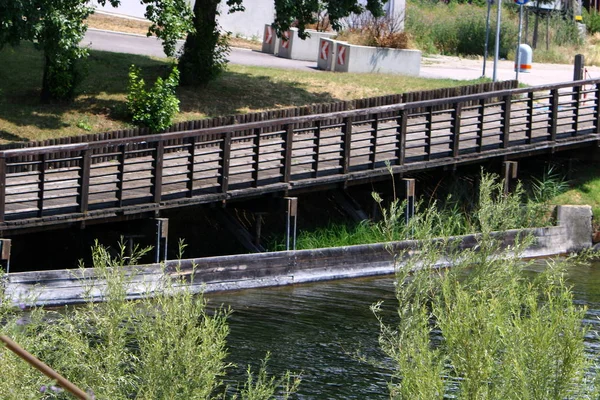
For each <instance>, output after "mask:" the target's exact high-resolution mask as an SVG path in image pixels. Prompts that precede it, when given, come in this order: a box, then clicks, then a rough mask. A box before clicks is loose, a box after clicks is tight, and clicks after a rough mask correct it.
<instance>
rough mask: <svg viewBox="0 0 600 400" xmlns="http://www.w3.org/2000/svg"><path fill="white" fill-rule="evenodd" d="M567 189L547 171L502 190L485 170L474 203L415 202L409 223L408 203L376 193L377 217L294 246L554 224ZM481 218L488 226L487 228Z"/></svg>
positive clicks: (311, 235) (307, 235) (313, 234)
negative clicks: (554, 209) (558, 200)
mask: <svg viewBox="0 0 600 400" xmlns="http://www.w3.org/2000/svg"><path fill="white" fill-rule="evenodd" d="M566 188H567V185H566V182H565V181H564V179H562V178H561V177H560V176H558V175H557V174H555V173H553V171H552V170H549V171H548V172H547V173H546V174H544V175H543V176H542V177H541V178H539V179H535V180H534V181H533V182H532V184H531V185H530V188H529V189H528V190H526V189H525V188H524V186H523V185H522V184H521V183H519V184H518V185H517V186H516V188H514V190H512V191H511V192H510V193H509V194H504V183H503V181H502V180H500V179H499V177H498V176H497V175H495V174H489V173H484V172H482V174H481V178H480V180H479V195H478V198H477V199H475V200H474V202H473V203H472V204H468V203H465V202H464V201H463V199H462V198H460V197H459V194H458V193H457V194H456V195H455V196H452V195H449V196H448V197H447V198H445V199H444V200H443V201H436V200H430V202H429V203H427V202H425V201H423V200H422V199H421V200H419V201H418V202H417V204H416V206H415V215H414V217H412V218H411V219H409V220H408V222H406V217H405V215H406V214H405V213H406V208H407V204H406V202H405V201H404V202H400V201H399V200H398V199H397V198H394V199H393V200H392V201H391V202H385V201H384V199H383V198H382V197H381V196H380V195H379V194H377V193H374V194H373V196H374V199H375V201H376V202H377V203H378V205H379V209H380V214H381V217H380V219H379V220H377V221H371V220H365V221H362V222H361V223H359V224H357V225H354V226H349V225H344V224H335V225H329V226H326V227H324V228H319V229H316V230H313V231H300V232H299V233H298V237H297V244H296V246H297V248H298V249H314V248H324V247H338V246H351V245H359V244H368V243H381V242H391V241H398V240H405V239H430V238H435V237H449V236H457V235H466V234H470V233H478V232H483V231H485V230H493V231H503V230H507V229H518V228H531V227H540V226H547V225H549V224H551V223H552V213H551V212H550V210H551V203H550V200H551V199H553V198H554V197H555V196H557V195H558V194H560V193H562V192H563V191H564V190H566ZM469 197H471V196H469ZM483 214H485V216H484V217H482V215H483ZM482 221H484V222H485V223H486V224H487V225H486V226H483V225H482ZM269 248H272V249H285V245H284V244H283V243H280V242H277V241H276V242H274V243H272V244H271V245H270V246H269Z"/></svg>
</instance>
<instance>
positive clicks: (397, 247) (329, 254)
mask: <svg viewBox="0 0 600 400" xmlns="http://www.w3.org/2000/svg"><path fill="white" fill-rule="evenodd" d="M558 220H559V225H558V226H556V227H548V228H537V229H528V230H523V231H521V230H513V231H507V232H500V233H497V234H496V237H498V238H500V239H502V241H503V243H504V245H505V246H511V245H513V244H514V243H515V239H516V238H517V237H518V236H519V235H521V236H522V235H523V234H526V233H527V234H532V235H533V236H534V237H535V238H536V241H535V243H534V244H533V245H531V246H530V247H529V248H528V249H527V250H526V251H525V253H524V254H523V255H524V256H525V257H547V256H552V255H558V254H564V253H569V252H573V251H578V250H581V249H584V248H588V247H590V246H591V245H592V241H591V238H592V225H591V220H592V211H591V208H590V207H588V206H563V207H559V209H558ZM452 240H454V241H455V243H456V242H458V243H459V245H460V246H461V247H462V248H465V249H466V248H472V247H473V246H476V245H477V236H476V235H468V236H460V237H455V238H452ZM417 247H418V242H416V241H411V240H408V241H402V242H394V243H390V244H383V243H380V244H371V245H360V246H348V247H335V248H326V249H315V250H302V251H282V252H272V253H260V254H241V255H234V256H224V257H210V258H200V259H194V260H191V259H190V260H182V261H169V262H168V263H167V265H166V266H164V267H163V266H161V265H158V264H153V265H144V266H138V267H127V268H126V269H125V273H126V274H127V275H128V276H129V278H130V279H131V283H130V285H129V287H128V295H129V297H130V298H132V299H133V298H139V297H141V296H147V295H149V294H150V295H151V293H152V292H153V291H154V290H156V289H157V288H159V287H160V282H161V280H162V279H163V278H164V276H165V274H166V275H170V276H178V277H183V278H184V279H185V280H186V281H187V282H188V284H189V285H190V286H191V287H192V289H193V290H194V291H196V292H200V291H206V292H211V291H223V290H236V289H245V288H256V287H264V286H279V285H290V284H295V283H303V282H312V281H321V280H331V279H341V278H352V277H359V276H369V275H382V274H392V273H394V271H395V268H396V266H397V264H396V262H397V260H395V259H394V257H393V255H392V254H405V255H407V254H410V253H411V252H410V251H408V250H413V251H414V249H416V248H417ZM439 264H440V265H443V264H444V260H440V261H439ZM82 278H83V279H82ZM84 281H87V282H88V283H89V282H93V283H94V285H95V289H94V290H92V291H91V292H90V295H91V296H92V298H93V299H94V300H98V301H100V300H102V297H101V289H102V288H103V285H104V281H103V280H102V279H101V278H100V277H98V276H96V272H95V271H94V270H93V269H91V268H90V269H85V270H57V271H37V272H21V273H11V274H8V275H7V276H6V281H5V283H4V284H5V287H6V291H7V294H8V295H9V296H10V298H11V299H12V300H13V301H14V302H15V303H16V302H25V303H27V304H37V305H62V304H70V303H80V302H82V301H83V299H84V295H85V293H86V291H85V288H84V286H83V284H82V283H83V282H84Z"/></svg>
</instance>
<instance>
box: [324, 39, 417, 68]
mask: <svg viewBox="0 0 600 400" xmlns="http://www.w3.org/2000/svg"><path fill="white" fill-rule="evenodd" d="M336 53H337V54H336V58H335V69H334V70H335V71H336V72H379V73H390V74H403V75H415V76H418V75H419V72H420V71H421V52H420V51H419V50H403V49H388V48H383V47H369V46H356V45H350V44H347V43H340V42H338V43H337V44H336Z"/></svg>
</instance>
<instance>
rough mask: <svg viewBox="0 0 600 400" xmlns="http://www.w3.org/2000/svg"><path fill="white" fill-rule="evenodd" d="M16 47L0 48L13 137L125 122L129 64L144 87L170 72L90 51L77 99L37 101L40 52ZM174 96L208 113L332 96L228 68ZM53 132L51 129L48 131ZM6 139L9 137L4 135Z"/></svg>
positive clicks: (1, 96)
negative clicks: (91, 121) (90, 121)
mask: <svg viewBox="0 0 600 400" xmlns="http://www.w3.org/2000/svg"><path fill="white" fill-rule="evenodd" d="M17 50H18V51H17ZM17 50H15V49H10V48H9V49H4V50H2V51H1V52H0V58H1V59H2V60H3V64H4V65H3V68H2V69H0V129H4V131H3V132H4V134H5V135H9V136H12V137H14V138H15V139H14V140H19V139H21V140H22V138H23V137H26V136H32V134H29V133H25V130H26V129H27V127H32V129H31V130H32V131H33V130H35V128H37V129H38V130H45V131H56V135H59V136H64V134H65V132H63V133H62V134H61V131H62V130H64V131H69V133H66V134H75V132H76V131H75V130H73V124H76V121H78V120H80V119H82V118H87V117H90V116H93V118H100V119H105V120H110V121H114V122H117V123H118V124H121V123H122V124H125V123H127V122H129V121H128V115H127V110H126V107H125V100H126V95H127V83H128V73H129V67H130V66H131V65H132V64H135V65H136V66H138V67H140V68H141V70H142V77H143V78H144V80H145V81H146V84H147V86H150V85H151V84H152V83H153V82H154V81H155V80H156V78H157V77H158V76H162V77H165V76H167V75H168V73H169V72H170V70H171V64H170V63H169V62H168V61H167V60H160V59H155V58H151V57H146V56H140V55H133V54H122V53H110V52H104V51H90V56H89V58H88V59H87V60H85V61H84V62H82V63H81V66H80V67H81V69H82V71H83V72H84V76H85V78H84V79H83V81H82V82H81V84H80V85H79V87H78V96H77V98H76V100H75V101H74V102H71V103H61V104H41V103H40V101H39V94H40V91H41V75H42V69H43V63H42V55H41V53H40V52H39V51H37V50H35V49H34V48H33V46H32V45H31V44H28V43H24V44H22V45H21V46H19V47H18V49H17ZM178 97H179V98H180V100H181V105H180V108H181V112H184V113H192V114H198V115H199V116H208V117H213V116H224V115H231V114H237V113H243V112H250V111H254V110H257V109H273V108H282V107H295V106H301V105H306V104H311V103H321V102H331V101H334V100H335V98H334V97H332V96H331V95H330V94H329V93H311V92H309V91H308V90H307V88H306V86H304V87H303V85H302V84H299V83H298V82H294V81H289V80H288V81H285V82H276V81H275V80H274V79H273V78H272V77H270V76H266V75H254V74H250V73H237V72H232V71H228V72H225V73H224V74H223V75H222V76H221V77H219V78H218V79H217V80H215V81H213V82H211V83H210V84H208V85H207V86H205V87H195V88H180V89H179V90H178ZM190 117H192V118H193V117H194V116H193V115H191V116H190ZM2 120H4V121H7V122H9V123H10V124H11V125H13V126H17V127H23V130H21V131H19V132H17V131H14V132H9V131H8V130H7V129H9V130H11V131H12V129H11V128H7V124H4V126H3V124H2ZM65 121H69V122H65ZM73 121H75V122H73ZM9 126H10V125H9ZM70 131H73V133H70ZM53 135H55V133H51V136H53ZM7 140H13V139H8V137H7Z"/></svg>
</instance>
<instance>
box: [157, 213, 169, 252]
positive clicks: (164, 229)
mask: <svg viewBox="0 0 600 400" xmlns="http://www.w3.org/2000/svg"><path fill="white" fill-rule="evenodd" d="M155 221H156V244H155V248H156V255H155V257H154V262H156V263H159V262H161V261H167V245H168V244H169V243H168V237H169V219H168V218H156V219H155Z"/></svg>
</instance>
